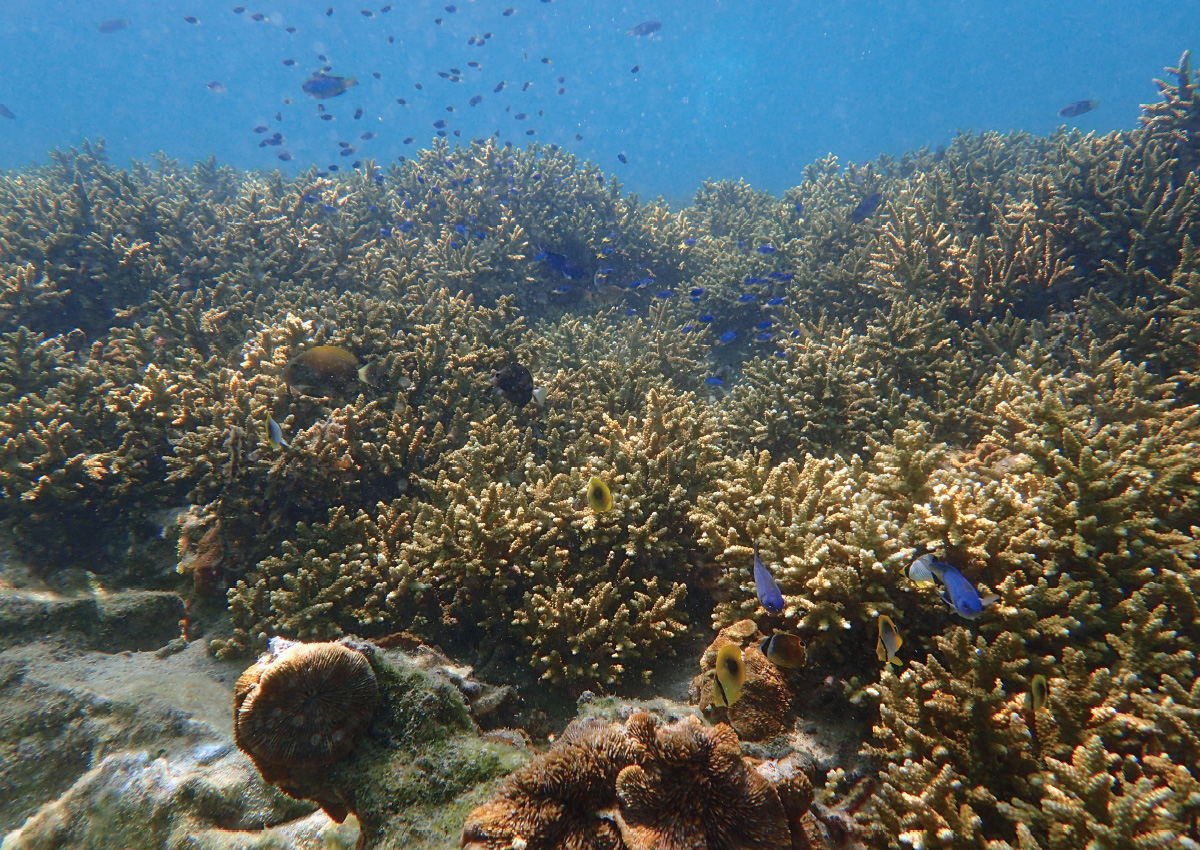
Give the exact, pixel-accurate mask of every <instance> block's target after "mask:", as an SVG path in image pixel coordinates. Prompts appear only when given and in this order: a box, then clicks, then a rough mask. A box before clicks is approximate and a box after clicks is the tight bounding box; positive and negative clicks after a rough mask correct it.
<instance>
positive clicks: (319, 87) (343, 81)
mask: <svg viewBox="0 0 1200 850" xmlns="http://www.w3.org/2000/svg"><path fill="white" fill-rule="evenodd" d="M356 85H358V80H356V79H354V77H331V76H327V75H326V74H323V73H321V72H320V71H315V72H314V73H313V75H312V76H311V77H309V78H308V79H307V80H305V81H304V83H303V84H302V85H301V86H300V88H301V89H303V90H304V93H305V94H307V95H308V96H309V97H315V98H316V99H317V100H324V99H325V98H327V97H337V96H338V95H340V94H345V93H346V90H347V89H349V88H350V87H351V86H356Z"/></svg>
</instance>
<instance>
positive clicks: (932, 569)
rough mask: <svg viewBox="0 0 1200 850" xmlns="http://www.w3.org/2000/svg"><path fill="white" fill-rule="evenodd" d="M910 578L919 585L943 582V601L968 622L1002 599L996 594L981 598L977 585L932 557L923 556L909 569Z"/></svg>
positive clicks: (948, 565) (956, 570)
mask: <svg viewBox="0 0 1200 850" xmlns="http://www.w3.org/2000/svg"><path fill="white" fill-rule="evenodd" d="M908 577H909V578H910V579H912V580H913V581H915V582H917V583H918V584H927V583H929V582H931V581H933V580H934V579H936V580H937V581H939V582H941V585H942V591H941V595H942V600H943V601H944V602H945V603H946V604H947V605H949V606H950V607H951V608H952V609H953V610H954V613H955V614H958V616H960V617H962V618H963V619H966V620H974V619H975V618H977V617H978V616H979V615H980V614H982V613H983V609H984V608H987V607H988V606H989V605H995V604H996V603H997V602H998V601H999V600H1000V597H998V596H996V595H995V594H988V595H987V596H980V595H979V591H978V590H976V589H975V585H973V584H971V582H970V581H968V580H967V577H966V576H964V575H963V574H962V573H960V572H959V571H958V569H957V568H955V567H952V566H951V565H950V564H944V563H942V562H941V561H935V560H934V559H933V556H932V555H922V556H921V557H920V558H917V560H915V561H913V562H912V565H911V566H910V567H909V568H908Z"/></svg>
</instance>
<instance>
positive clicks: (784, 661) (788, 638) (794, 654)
mask: <svg viewBox="0 0 1200 850" xmlns="http://www.w3.org/2000/svg"><path fill="white" fill-rule="evenodd" d="M758 648H759V649H760V650H762V654H763V655H765V656H767V660H769V661H770V662H771V663H772V664H774V665H775V666H776V667H785V668H787V669H789V670H795V669H797V668H799V667H803V666H804V665H805V663H807V661H808V650H807V649H805V648H804V641H802V640H800V638H798V637H796V636H795V635H790V634H786V633H784V632H776V633H775V634H774V635H772V636H771V637H769V638H763V642H762V643H760V644H759V645H758Z"/></svg>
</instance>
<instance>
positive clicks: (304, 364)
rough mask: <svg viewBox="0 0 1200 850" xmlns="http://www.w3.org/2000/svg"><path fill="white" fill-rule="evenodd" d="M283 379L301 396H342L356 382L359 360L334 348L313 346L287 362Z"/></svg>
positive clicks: (332, 346) (342, 349)
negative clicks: (313, 393) (314, 392)
mask: <svg viewBox="0 0 1200 850" xmlns="http://www.w3.org/2000/svg"><path fill="white" fill-rule="evenodd" d="M283 379H284V380H285V381H287V383H288V385H289V386H291V387H294V388H295V389H298V390H300V391H301V392H304V391H306V390H311V389H317V390H319V391H321V392H327V393H342V392H345V391H346V390H347V389H348V388H349V387H350V386H352V385H353V384H354V382H355V381H357V380H359V364H358V358H357V357H355V356H354V355H353V354H351V353H350V352H349V351H347V350H346V349H344V348H341V347H340V346H337V345H315V346H313V347H312V348H309V349H306V350H304V351H301V352H300V353H299V354H297V355H296V356H295V357H293V358H292V359H291V360H289V361H288V364H287V366H285V367H284V370H283Z"/></svg>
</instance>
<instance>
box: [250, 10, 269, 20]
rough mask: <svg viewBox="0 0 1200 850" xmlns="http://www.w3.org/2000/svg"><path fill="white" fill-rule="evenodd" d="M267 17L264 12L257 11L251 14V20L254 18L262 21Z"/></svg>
mask: <svg viewBox="0 0 1200 850" xmlns="http://www.w3.org/2000/svg"><path fill="white" fill-rule="evenodd" d="M266 19H267V16H266V15H264V14H263V13H262V12H255V13H254V14H253V15H251V16H250V20H252V21H260V22H261V21H265V20H266Z"/></svg>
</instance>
